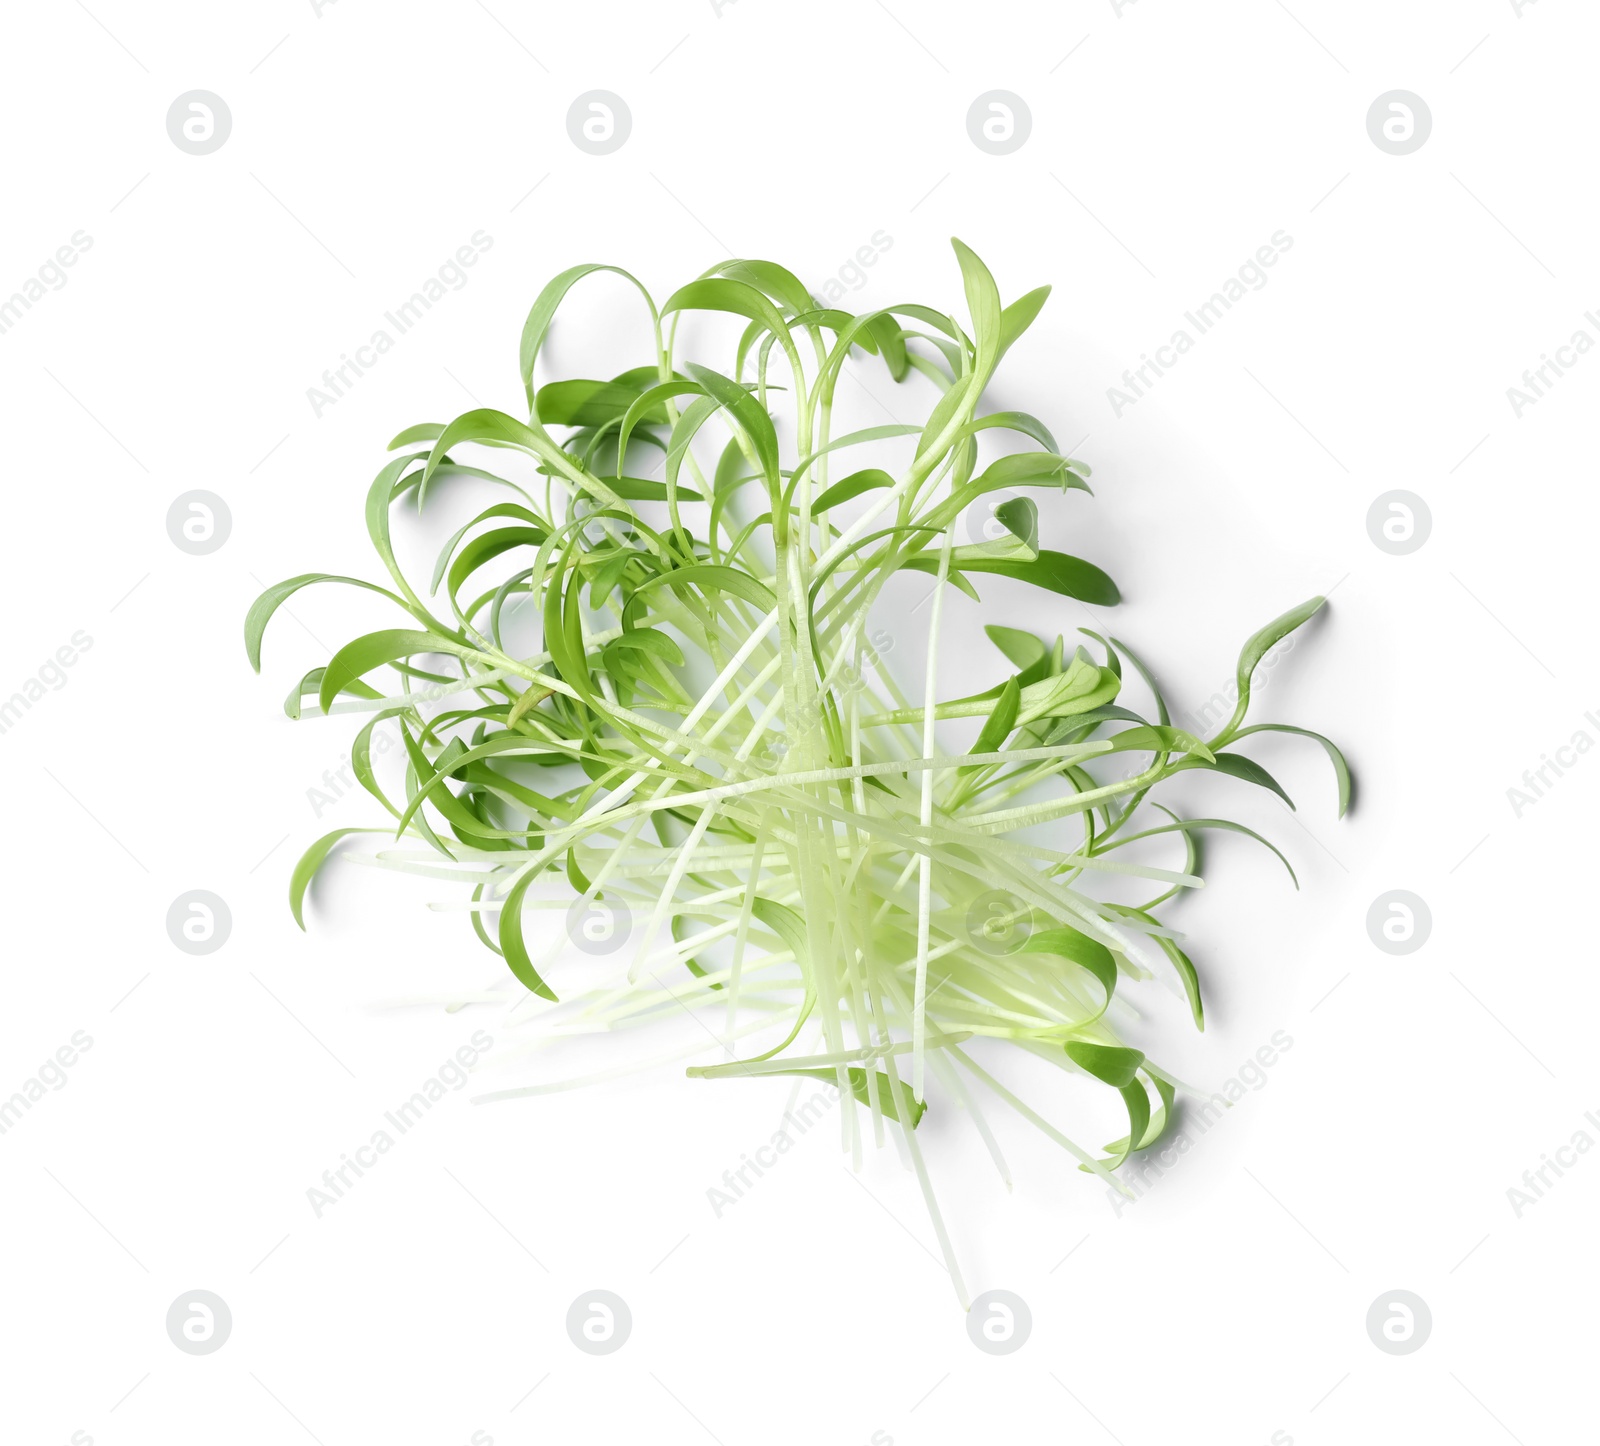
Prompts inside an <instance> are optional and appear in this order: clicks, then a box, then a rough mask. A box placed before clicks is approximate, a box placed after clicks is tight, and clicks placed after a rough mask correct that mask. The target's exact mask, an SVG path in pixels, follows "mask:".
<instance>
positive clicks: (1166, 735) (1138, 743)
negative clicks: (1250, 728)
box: [1109, 723, 1214, 762]
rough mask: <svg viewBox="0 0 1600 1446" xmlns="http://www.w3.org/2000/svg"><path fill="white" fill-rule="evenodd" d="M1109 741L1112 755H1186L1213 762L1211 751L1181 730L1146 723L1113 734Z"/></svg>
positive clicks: (1191, 734)
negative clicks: (1135, 753) (1132, 753)
mask: <svg viewBox="0 0 1600 1446" xmlns="http://www.w3.org/2000/svg"><path fill="white" fill-rule="evenodd" d="M1109 741H1110V743H1111V751H1112V752H1113V753H1128V752H1139V753H1188V754H1192V755H1193V756H1194V757H1196V758H1203V759H1205V760H1206V761H1207V762H1212V761H1214V755H1213V754H1212V752H1211V750H1210V749H1209V748H1207V747H1206V745H1205V744H1204V743H1202V742H1201V741H1200V740H1199V739H1198V738H1196V737H1195V736H1194V734H1193V733H1185V732H1184V731H1183V729H1181V728H1173V727H1170V726H1164V727H1156V726H1154V725H1152V724H1148V723H1147V724H1145V725H1144V726H1142V727H1139V728H1128V729H1126V730H1124V731H1123V732H1121V733H1113V734H1112V735H1111V738H1110V740H1109Z"/></svg>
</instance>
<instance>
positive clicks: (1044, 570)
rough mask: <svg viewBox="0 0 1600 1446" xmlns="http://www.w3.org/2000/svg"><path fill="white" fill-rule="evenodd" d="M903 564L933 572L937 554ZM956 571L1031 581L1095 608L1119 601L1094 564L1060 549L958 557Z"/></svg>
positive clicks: (1107, 581) (936, 566) (1105, 577)
mask: <svg viewBox="0 0 1600 1446" xmlns="http://www.w3.org/2000/svg"><path fill="white" fill-rule="evenodd" d="M905 566H906V567H908V568H911V569H912V570H913V571H916V572H928V573H934V574H937V573H938V571H939V560H938V558H937V556H933V555H929V554H918V555H917V556H915V557H909V558H907V559H906V561H905ZM959 570H960V571H961V572H964V573H973V572H994V573H999V574H1000V575H1001V576H1002V577H1014V578H1016V579H1017V580H1018V581H1019V582H1027V583H1032V584H1033V586H1035V587H1042V588H1044V589H1045V590H1046V591H1047V592H1053V593H1060V594H1061V595H1062V596H1063V597H1073V598H1077V599H1079V600H1080V601H1082V602H1086V603H1093V604H1094V605H1095V606H1097V607H1112V606H1114V605H1115V604H1116V603H1119V602H1121V601H1122V594H1121V593H1120V592H1118V591H1117V585H1116V583H1114V582H1112V580H1111V579H1110V578H1109V577H1108V576H1107V575H1106V574H1105V573H1103V572H1102V571H1101V570H1100V569H1099V568H1098V567H1096V566H1095V565H1094V564H1093V563H1092V562H1085V561H1084V560H1083V559H1082V558H1081V557H1069V556H1068V555H1067V554H1066V553H1064V552H1050V551H1043V552H1041V553H1040V554H1039V555H1038V557H1036V558H1035V559H1033V560H1032V561H1031V562H1029V561H1025V560H1016V561H1013V560H1012V559H1009V558H984V557H967V558H963V559H962V562H961V567H960V569H959Z"/></svg>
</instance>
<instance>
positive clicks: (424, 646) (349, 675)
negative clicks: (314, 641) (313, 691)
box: [317, 628, 487, 713]
mask: <svg viewBox="0 0 1600 1446" xmlns="http://www.w3.org/2000/svg"><path fill="white" fill-rule="evenodd" d="M419 653H453V654H454V655H455V656H456V657H458V658H482V656H483V655H482V654H480V653H478V652H477V651H476V650H475V649H473V648H469V647H466V646H464V645H463V644H461V643H457V642H453V641H451V640H450V639H449V638H441V637H439V636H438V635H437V634H436V633H419V632H415V631H413V630H411V629H407V628H386V629H384V630H383V631H382V632H376V633H367V634H365V635H364V636H362V637H359V638H357V639H355V641H354V642H349V643H346V644H345V645H344V646H343V647H342V648H340V649H339V651H338V652H337V653H335V654H334V655H333V657H332V658H330V659H329V661H328V666H327V667H326V668H325V669H323V673H322V684H321V688H320V690H319V692H318V695H317V702H318V705H319V706H320V707H321V709H322V711H323V712H324V713H326V712H327V711H328V709H329V708H330V707H331V706H332V704H333V700H334V699H335V698H336V697H337V696H338V695H339V693H340V692H341V691H342V690H343V689H345V688H346V687H347V686H348V685H349V684H350V683H351V682H353V681H354V680H355V679H357V678H361V677H363V676H365V675H366V674H367V673H370V672H371V671H372V670H373V669H374V668H381V667H382V666H383V665H384V664H385V663H393V662H395V661H397V660H398V659H400V658H410V657H414V656H416V655H417V654H419ZM485 661H487V660H486V659H485Z"/></svg>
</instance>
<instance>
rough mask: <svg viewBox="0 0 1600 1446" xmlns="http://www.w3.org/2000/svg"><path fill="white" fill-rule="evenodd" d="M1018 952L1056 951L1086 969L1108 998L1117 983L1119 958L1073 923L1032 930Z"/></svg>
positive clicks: (1062, 957)
mask: <svg viewBox="0 0 1600 1446" xmlns="http://www.w3.org/2000/svg"><path fill="white" fill-rule="evenodd" d="M1017 952H1018V953H1019V954H1054V955H1056V956H1057V957H1058V958H1061V959H1070V960H1071V961H1072V962H1073V963H1074V964H1077V965H1079V966H1080V967H1082V968H1084V969H1087V970H1088V971H1089V972H1090V973H1091V974H1093V975H1094V977H1095V978H1096V979H1098V980H1099V981H1100V983H1101V985H1102V986H1103V987H1104V988H1105V991H1106V998H1107V999H1108V1000H1109V999H1110V998H1111V995H1112V993H1113V992H1114V991H1115V990H1116V987H1117V961H1116V960H1115V959H1113V958H1112V957H1111V951H1110V950H1109V949H1108V948H1106V946H1105V945H1104V944H1102V943H1101V942H1100V941H1099V940H1098V939H1091V938H1090V937H1089V936H1088V935H1087V934H1085V933H1083V932H1082V931H1081V930H1078V929H1074V928H1073V927H1072V926H1071V925H1070V924H1062V925H1061V926H1059V927H1058V928H1055V929H1041V930H1040V931H1039V932H1038V933H1036V934H1030V935H1029V936H1028V939H1027V942H1026V943H1024V944H1023V946H1022V948H1021V949H1019V950H1018V951H1017Z"/></svg>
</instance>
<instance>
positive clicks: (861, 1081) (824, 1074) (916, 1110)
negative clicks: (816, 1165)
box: [783, 1065, 928, 1129]
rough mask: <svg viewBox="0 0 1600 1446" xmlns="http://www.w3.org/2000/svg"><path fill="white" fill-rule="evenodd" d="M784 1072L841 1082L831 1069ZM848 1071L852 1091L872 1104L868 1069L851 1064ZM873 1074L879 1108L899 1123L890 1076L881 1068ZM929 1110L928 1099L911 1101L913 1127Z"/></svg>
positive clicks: (889, 1118)
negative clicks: (868, 1086)
mask: <svg viewBox="0 0 1600 1446" xmlns="http://www.w3.org/2000/svg"><path fill="white" fill-rule="evenodd" d="M783 1073H785V1074H798V1075H805V1076H807V1077H808V1078H810V1079H820V1080H822V1081H824V1082H825V1083H827V1084H831V1085H836V1084H838V1082H839V1076H838V1074H837V1072H836V1071H834V1070H831V1069H791V1070H784V1071H783ZM848 1073H849V1076H850V1093H851V1094H853V1095H854V1096H855V1097H856V1098H857V1099H858V1100H860V1101H861V1103H862V1104H864V1105H871V1103H872V1096H871V1095H870V1094H869V1093H868V1091H867V1072H866V1070H864V1069H861V1068H859V1067H858V1066H856V1065H851V1066H850V1067H849V1070H848ZM873 1074H874V1075H876V1076H877V1078H876V1080H875V1081H874V1082H875V1083H876V1084H877V1086H878V1108H879V1109H880V1110H882V1111H883V1117H884V1119H886V1120H893V1121H894V1122H895V1124H899V1123H900V1111H899V1110H898V1109H897V1108H896V1107H895V1102H894V1094H895V1092H894V1088H893V1086H892V1085H890V1083H889V1076H888V1075H886V1074H885V1073H884V1072H883V1071H882V1070H881V1069H880V1070H874V1071H873ZM908 1093H909V1092H908ZM927 1112H928V1103H927V1101H926V1100H918V1099H913V1100H912V1101H911V1128H912V1129H916V1127H917V1126H918V1125H920V1124H921V1123H922V1117H923V1115H925V1114H926V1113H927Z"/></svg>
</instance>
